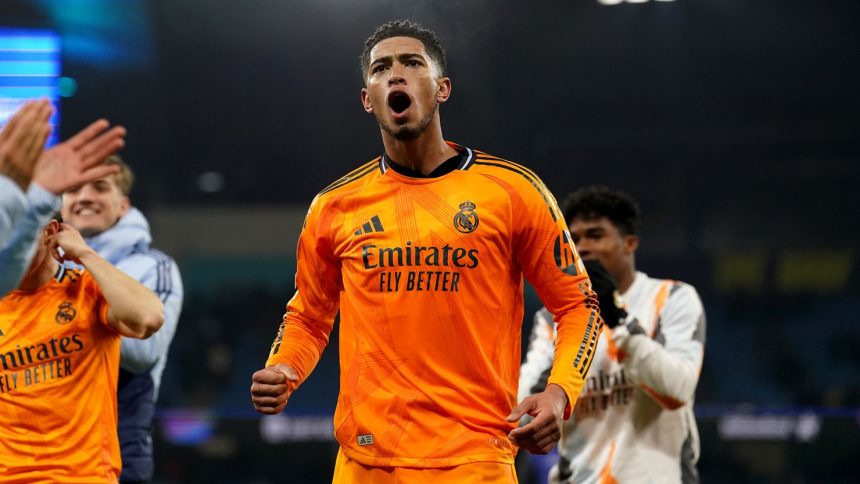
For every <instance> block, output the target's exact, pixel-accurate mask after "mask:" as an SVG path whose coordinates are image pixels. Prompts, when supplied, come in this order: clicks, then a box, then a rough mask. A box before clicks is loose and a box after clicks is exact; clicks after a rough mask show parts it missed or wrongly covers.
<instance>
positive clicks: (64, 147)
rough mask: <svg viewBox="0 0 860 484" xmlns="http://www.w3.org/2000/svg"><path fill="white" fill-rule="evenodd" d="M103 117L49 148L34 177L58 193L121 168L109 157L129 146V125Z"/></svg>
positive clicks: (43, 155) (52, 191) (51, 190)
mask: <svg viewBox="0 0 860 484" xmlns="http://www.w3.org/2000/svg"><path fill="white" fill-rule="evenodd" d="M108 126H109V123H108V121H107V120H105V119H99V120H98V121H95V122H93V123H92V124H90V125H89V126H87V127H86V128H84V129H82V130H81V131H80V132H78V134H76V135H74V136H72V137H71V138H69V139H67V140H66V141H64V142H62V143H59V144H58V145H56V146H54V147H52V148H50V149H48V150H45V152H44V153H42V157H41V158H40V159H39V162H38V163H37V164H36V170H35V173H34V174H33V181H35V182H36V183H38V184H39V185H41V186H42V187H44V188H45V189H46V190H48V191H50V192H51V193H54V194H56V195H61V194H62V193H63V192H66V191H68V190H70V189H72V188H74V187H76V186H78V185H82V184H84V183H87V182H90V181H93V180H95V179H97V178H101V177H103V176H107V175H112V174H114V173H117V172H119V170H120V168H119V166H116V165H103V164H102V163H104V161H105V159H107V157H109V156H110V155H112V154H114V153H116V152H117V151H119V150H120V149H121V148H122V147H123V146H125V128H123V127H122V126H114V127H113V128H110V129H108Z"/></svg>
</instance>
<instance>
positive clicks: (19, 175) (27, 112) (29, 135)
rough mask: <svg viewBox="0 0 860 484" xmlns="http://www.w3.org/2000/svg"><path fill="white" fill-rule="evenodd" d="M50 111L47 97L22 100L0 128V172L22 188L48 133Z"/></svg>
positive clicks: (29, 177) (40, 153) (30, 175)
mask: <svg viewBox="0 0 860 484" xmlns="http://www.w3.org/2000/svg"><path fill="white" fill-rule="evenodd" d="M53 112H54V108H53V107H52V106H51V103H50V102H48V100H47V99H41V100H39V101H29V102H26V103H24V105H23V106H21V108H20V109H18V111H17V112H15V114H14V115H13V116H12V117H11V118H9V122H8V123H6V126H4V127H3V129H2V130H1V131H0V174H2V175H5V176H7V177H9V178H10V179H12V180H13V181H14V182H15V183H16V184H17V185H18V186H19V187H20V188H21V190H23V191H26V190H27V187H28V186H30V180H31V179H32V178H33V171H34V169H35V166H36V162H37V161H38V159H39V157H40V156H41V155H42V150H44V149H45V140H47V139H48V135H49V134H51V124H50V119H51V113H53Z"/></svg>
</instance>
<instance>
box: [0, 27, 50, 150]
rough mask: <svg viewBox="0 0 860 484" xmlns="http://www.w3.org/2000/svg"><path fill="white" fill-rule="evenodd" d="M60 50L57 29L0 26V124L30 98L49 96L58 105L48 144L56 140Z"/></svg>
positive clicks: (3, 123) (2, 124)
mask: <svg viewBox="0 0 860 484" xmlns="http://www.w3.org/2000/svg"><path fill="white" fill-rule="evenodd" d="M60 53H61V52H60V36H59V35H58V34H57V33H55V32H52V31H50V30H42V29H19V28H0V127H2V126H4V125H5V124H6V122H7V121H8V119H9V117H10V116H12V114H14V113H15V111H16V110H17V109H18V108H19V107H20V106H21V104H23V103H24V102H25V101H27V100H28V99H35V98H48V99H50V100H51V103H52V104H53V105H54V108H55V109H54V115H53V116H52V117H51V126H52V128H53V130H52V131H51V136H50V137H49V138H48V145H52V144H54V143H56V142H57V137H58V136H59V124H60V106H59V102H58V101H59V89H58V80H59V78H60V67H61V64H60Z"/></svg>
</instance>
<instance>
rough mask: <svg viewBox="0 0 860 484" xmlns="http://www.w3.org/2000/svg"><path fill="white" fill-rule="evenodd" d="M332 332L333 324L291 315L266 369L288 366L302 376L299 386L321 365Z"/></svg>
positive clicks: (288, 315) (267, 362)
mask: <svg viewBox="0 0 860 484" xmlns="http://www.w3.org/2000/svg"><path fill="white" fill-rule="evenodd" d="M326 328H327V329H326ZM330 331H331V325H330V324H329V325H326V324H324V323H321V322H310V321H305V320H303V319H300V318H298V317H297V316H295V315H291V314H290V313H289V312H288V313H287V315H286V316H285V317H284V322H283V323H282V327H281V330H280V331H279V333H278V337H277V339H276V340H275V343H274V344H273V345H272V351H271V353H270V354H269V359H268V360H267V361H266V366H271V365H276V364H281V363H283V364H286V365H289V366H290V367H291V368H293V369H294V370H295V371H296V373H297V374H298V376H299V381H298V383H297V386H298V385H299V384H301V383H302V382H304V381H305V379H307V377H308V376H309V375H310V374H311V372H312V371H313V369H314V368H315V367H316V365H317V363H318V362H319V360H320V357H321V356H322V352H323V350H325V347H326V345H328V340H329V332H330Z"/></svg>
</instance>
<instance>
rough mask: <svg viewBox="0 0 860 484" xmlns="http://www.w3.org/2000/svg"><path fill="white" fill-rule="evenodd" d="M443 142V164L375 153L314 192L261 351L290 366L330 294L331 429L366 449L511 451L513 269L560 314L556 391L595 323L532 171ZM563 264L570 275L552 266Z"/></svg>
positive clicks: (441, 461)
mask: <svg viewBox="0 0 860 484" xmlns="http://www.w3.org/2000/svg"><path fill="white" fill-rule="evenodd" d="M449 144H450V145H451V146H452V147H453V148H455V149H456V150H457V151H458V152H460V153H461V160H462V161H461V163H460V165H459V167H458V169H455V170H453V171H451V172H449V173H447V174H444V175H442V176H439V177H436V178H412V177H408V176H404V175H402V174H400V173H397V172H395V171H394V170H392V169H391V168H390V165H389V163H388V161H387V160H386V158H385V157H384V156H383V157H380V158H377V159H376V160H373V161H371V162H369V163H367V164H365V165H363V166H361V167H360V168H358V169H356V170H354V171H353V172H351V173H350V174H348V175H346V176H345V177H343V178H341V179H339V180H338V181H336V182H334V183H333V184H332V185H330V186H329V187H328V188H326V189H325V190H324V191H322V192H321V193H320V194H319V195H317V197H316V198H315V199H314V201H313V203H312V204H311V207H310V210H309V212H308V215H307V218H306V220H305V225H304V228H303V229H302V234H301V237H300V239H299V246H298V271H297V274H296V288H297V290H296V293H295V295H294V296H293V298H292V299H291V300H290V302H289V303H288V305H287V312H286V314H285V315H284V321H283V323H282V324H281V328H280V331H279V333H278V336H277V338H276V339H275V342H274V344H273V345H272V351H271V353H270V356H269V359H268V361H267V365H274V364H278V363H284V364H287V365H289V366H291V367H292V368H294V369H295V370H296V372H297V373H298V375H299V378H300V381H304V379H306V378H307V376H308V374H309V373H310V372H311V370H312V369H313V368H314V366H315V365H316V364H317V362H318V361H319V357H320V354H321V353H322V351H323V349H324V348H325V346H326V344H327V343H328V338H329V333H330V331H331V328H332V324H333V320H334V317H335V315H336V313H337V311H338V309H340V331H341V333H340V364H341V375H340V394H339V398H338V403H337V409H336V411H335V416H334V420H335V435H336V437H337V440H338V441H339V442H340V444H341V446H342V448H343V450H344V452H345V453H346V454H347V455H348V456H349V457H350V458H352V459H354V460H356V461H358V462H361V463H363V464H365V465H373V466H408V467H448V466H454V465H458V464H463V463H466V462H476V461H490V462H504V463H511V462H513V455H514V452H515V451H514V449H513V448H512V445H511V444H510V442H509V440H508V439H507V433H508V432H509V431H510V430H511V429H512V428H513V427H514V424H510V423H508V422H506V421H505V418H506V417H507V415H508V414H509V413H510V410H511V408H512V407H513V406H514V405H516V403H517V402H516V395H517V380H518V374H519V365H520V333H521V329H522V320H523V275H525V276H526V277H527V278H528V280H529V281H530V282H531V283H532V284H533V285H534V287H535V289H536V290H537V292H538V295H539V296H540V298H541V300H542V301H543V302H544V304H545V305H546V306H547V307H551V308H552V312H553V314H556V315H557V316H558V318H559V330H558V332H559V336H558V346H557V352H556V356H555V367H554V371H553V374H552V376H551V377H550V379H549V382H550V383H556V384H558V385H560V386H561V387H562V388H564V390H565V392H566V393H567V395H568V397H569V399H570V403H571V404H573V403H574V402H575V401H576V398H577V396H578V395H579V392H580V390H581V388H582V385H583V379H584V377H585V375H586V373H587V371H588V368H589V366H590V364H591V355H592V354H593V352H594V347H595V345H596V341H597V335H598V334H599V326H600V324H601V323H600V319H599V315H598V313H597V309H596V307H597V305H596V299H595V296H594V294H593V293H592V292H591V289H590V285H589V282H588V278H587V276H586V274H585V271H584V270H583V269H582V264H581V262H580V261H579V258H578V255H577V253H576V250H575V249H574V247H573V243H572V241H571V238H570V235H569V232H568V230H567V227H566V224H565V221H564V218H563V217H562V215H561V213H560V211H559V209H558V206H557V204H556V202H555V199H554V198H553V196H552V195H551V194H550V193H549V191H548V190H547V189H546V187H545V186H544V184H543V182H541V180H540V179H539V178H538V177H537V176H536V175H535V174H534V173H533V172H531V171H530V170H528V169H527V168H524V167H522V166H520V165H518V164H515V163H512V162H509V161H506V160H502V159H499V158H496V157H493V156H490V155H487V154H484V153H481V152H477V151H473V150H471V149H468V148H464V147H460V146H458V145H454V144H453V143H449ZM572 264H575V265H576V266H577V267H578V268H579V270H578V271H576V272H577V274H576V275H568V274H566V273H565V272H564V269H565V268H567V267H568V266H570V265H572ZM568 412H569V408H568Z"/></svg>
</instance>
